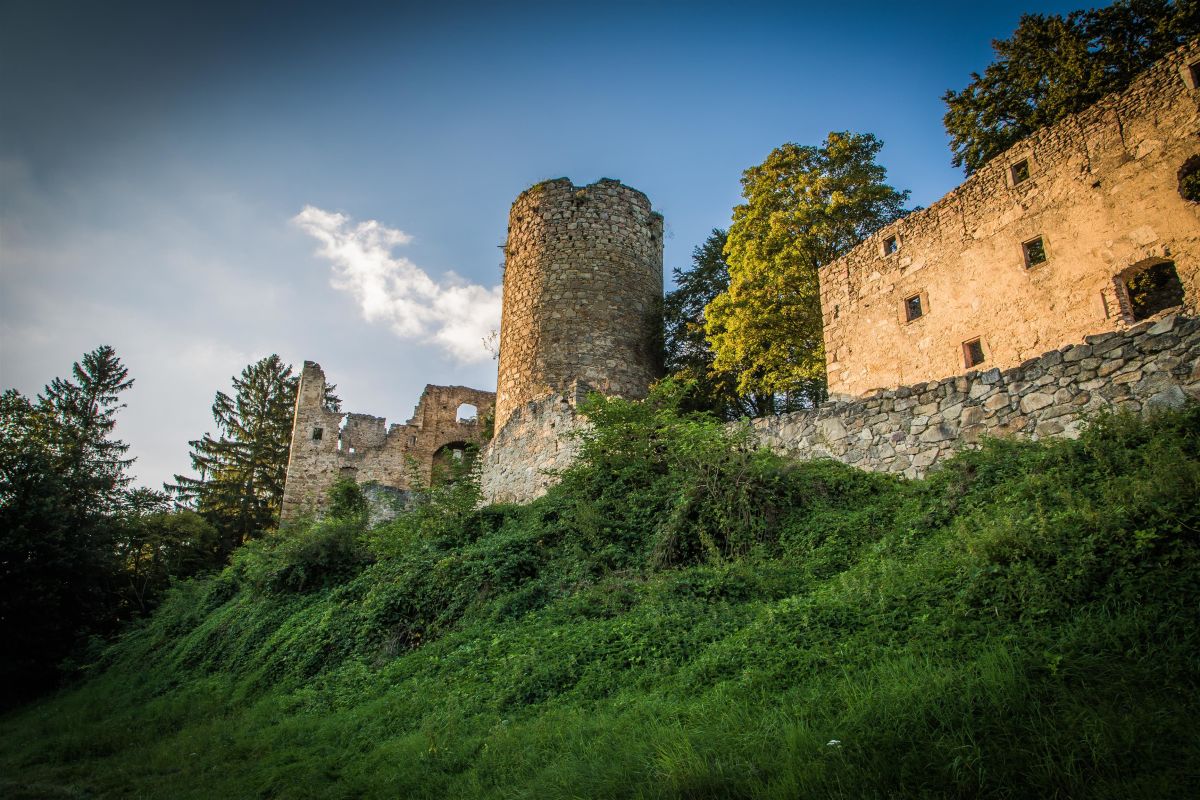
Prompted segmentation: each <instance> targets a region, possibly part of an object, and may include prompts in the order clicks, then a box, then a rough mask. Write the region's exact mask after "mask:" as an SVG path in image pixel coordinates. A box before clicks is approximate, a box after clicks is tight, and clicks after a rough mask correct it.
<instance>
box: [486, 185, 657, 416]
mask: <svg viewBox="0 0 1200 800" xmlns="http://www.w3.org/2000/svg"><path fill="white" fill-rule="evenodd" d="M662 233H663V222H662V217H661V216H660V215H659V214H656V213H654V212H653V211H652V210H651V207H650V201H649V200H648V199H647V198H646V196H645V195H644V194H642V193H641V192H639V191H637V190H636V189H631V188H629V187H628V186H624V185H622V184H621V183H620V182H618V181H614V180H601V181H598V182H596V183H594V184H591V185H589V186H584V187H577V186H574V185H573V184H572V183H571V182H570V181H569V180H567V179H565V178H563V179H559V180H553V181H546V182H543V183H540V184H537V185H536V186H534V187H532V188H530V189H528V190H526V191H525V192H523V193H522V194H521V195H520V196H519V197H518V198H517V199H516V201H515V202H514V203H513V205H512V210H511V212H510V213H509V230H508V241H507V242H506V244H505V270H504V301H503V309H504V310H503V317H502V320H501V325H500V364H499V374H498V379H497V388H496V429H497V430H501V429H502V428H503V427H504V425H505V423H506V422H507V421H508V419H509V416H510V415H512V414H513V412H514V411H515V410H516V409H517V408H519V407H521V406H523V405H525V404H526V403H528V402H530V401H532V400H534V399H537V398H539V397H542V396H544V395H546V394H547V393H551V392H560V391H564V390H566V389H567V388H568V387H569V386H570V385H571V384H572V383H574V382H575V381H577V380H578V381H584V382H586V383H588V384H590V385H591V386H594V387H596V389H598V390H599V391H602V392H604V393H606V394H612V395H621V396H625V397H641V396H644V395H645V393H646V390H647V388H648V387H649V386H650V384H651V383H652V382H653V381H654V380H655V379H656V378H658V377H660V376H661V374H662V373H661V369H662V368H661V364H660V358H659V354H658V353H657V348H656V346H655V342H657V341H658V340H659V338H660V336H659V335H658V330H659V328H660V325H661V320H660V319H659V318H658V313H659V310H660V309H659V304H660V302H661V300H662V292H663V242H662Z"/></svg>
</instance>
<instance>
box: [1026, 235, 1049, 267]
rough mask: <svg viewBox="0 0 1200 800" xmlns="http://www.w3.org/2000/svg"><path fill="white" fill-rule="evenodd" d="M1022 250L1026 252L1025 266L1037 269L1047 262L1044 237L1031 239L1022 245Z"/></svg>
mask: <svg viewBox="0 0 1200 800" xmlns="http://www.w3.org/2000/svg"><path fill="white" fill-rule="evenodd" d="M1021 249H1022V250H1023V251H1024V252H1025V266H1026V267H1036V266H1037V265H1038V264H1041V263H1042V262H1043V261H1045V260H1046V243H1045V242H1044V241H1042V237H1040V236H1039V237H1037V238H1036V239H1030V240H1029V241H1028V242H1023V243H1022V244H1021Z"/></svg>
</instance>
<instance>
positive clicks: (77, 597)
mask: <svg viewBox="0 0 1200 800" xmlns="http://www.w3.org/2000/svg"><path fill="white" fill-rule="evenodd" d="M132 384H133V381H132V380H129V378H128V370H127V369H126V368H125V367H124V366H123V365H122V364H121V362H120V359H119V358H117V356H116V353H115V352H114V351H113V349H112V348H111V347H108V346H103V347H99V348H97V349H95V350H93V351H92V352H90V353H87V354H86V355H84V357H83V359H82V361H81V362H76V363H75V364H74V366H73V368H72V377H71V378H55V379H54V380H53V381H51V382H50V384H49V385H47V386H46V388H45V389H44V391H43V393H42V394H41V395H39V396H38V398H37V402H36V403H34V402H31V401H30V400H29V399H28V398H26V397H24V396H23V395H21V394H20V393H19V392H17V391H14V390H11V389H10V390H7V391H5V392H4V393H3V395H0V586H2V587H3V588H0V640H2V641H4V651H5V652H6V653H7V655H6V657H5V658H4V659H3V660H2V661H0V695H2V699H3V700H4V701H6V702H7V701H11V700H13V699H15V698H19V697H24V696H28V695H29V694H32V693H34V692H36V691H38V690H40V689H43V688H46V687H48V686H50V685H52V684H53V682H54V681H55V679H56V671H55V669H54V667H55V665H56V664H57V663H58V662H59V661H61V660H62V659H63V658H64V657H65V656H66V655H67V654H68V653H69V652H70V651H71V650H72V648H73V647H75V646H76V645H77V644H78V643H79V642H80V641H81V640H82V639H84V638H85V637H87V636H88V635H91V634H96V633H104V632H105V631H107V630H109V629H111V626H112V625H113V624H114V623H115V622H116V621H117V619H118V616H119V613H118V609H117V605H118V604H117V603H116V599H115V595H114V592H113V585H114V582H115V581H116V580H117V574H118V569H119V568H118V565H117V563H116V559H115V555H114V548H113V540H114V522H113V514H114V512H115V511H116V510H117V509H118V508H119V507H120V505H121V502H122V498H123V496H124V493H123V488H124V487H125V485H126V484H128V482H129V478H128V477H126V475H125V471H126V469H127V468H128V466H129V464H130V463H131V461H132V459H127V458H124V457H123V456H124V454H125V452H126V451H127V450H128V449H129V448H128V445H126V444H125V443H124V442H121V441H120V440H117V439H114V438H112V432H113V428H114V426H115V424H116V414H117V412H118V411H119V410H120V409H121V408H123V407H124V404H123V403H121V402H120V395H121V393H122V392H124V391H125V390H126V389H128V388H129V387H130V386H131V385H132Z"/></svg>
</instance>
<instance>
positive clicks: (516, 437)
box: [479, 382, 589, 503]
mask: <svg viewBox="0 0 1200 800" xmlns="http://www.w3.org/2000/svg"><path fill="white" fill-rule="evenodd" d="M588 392H589V387H587V386H586V385H585V384H581V383H579V382H576V383H574V384H572V385H571V387H569V388H568V389H567V390H566V391H564V392H555V393H553V394H549V395H546V396H544V397H541V398H538V399H536V400H531V401H530V402H528V403H526V404H525V405H523V406H521V407H520V408H518V409H516V410H515V411H513V413H512V414H511V415H510V416H509V419H508V423H507V424H506V425H505V426H504V428H503V429H502V430H501V431H500V432H499V433H497V434H496V437H495V438H494V439H492V441H491V443H490V444H489V445H488V446H487V447H486V448H485V449H484V450H483V452H482V453H481V454H480V461H481V463H482V467H481V470H480V480H479V488H480V492H481V493H482V495H483V499H484V501H485V502H488V503H527V502H529V501H530V500H534V499H536V498H538V497H541V496H542V495H543V494H545V493H546V490H547V489H549V488H550V486H552V485H553V484H554V483H555V482H557V480H558V479H557V477H556V476H555V473H557V472H560V471H562V470H564V469H566V468H567V467H569V466H571V462H573V461H574V460H575V457H576V455H578V453H579V446H578V439H577V438H576V437H575V435H574V434H576V433H577V432H578V431H579V430H580V429H581V428H583V427H585V426H586V425H587V421H586V420H585V419H584V418H583V417H581V416H579V415H578V413H577V411H576V409H577V408H578V406H579V403H580V402H581V401H582V400H584V399H585V398H586V397H587V395H588Z"/></svg>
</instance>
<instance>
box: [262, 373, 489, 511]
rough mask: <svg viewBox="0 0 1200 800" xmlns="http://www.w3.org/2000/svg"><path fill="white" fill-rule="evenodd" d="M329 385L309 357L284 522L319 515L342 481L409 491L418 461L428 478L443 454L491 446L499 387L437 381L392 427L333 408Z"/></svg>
mask: <svg viewBox="0 0 1200 800" xmlns="http://www.w3.org/2000/svg"><path fill="white" fill-rule="evenodd" d="M325 386H326V384H325V373H324V371H322V369H321V366H320V365H319V364H316V363H314V362H312V361H305V362H304V369H303V371H302V372H301V374H300V386H299V389H298V391H297V394H296V413H295V417H294V421H293V423H292V445H291V452H290V455H289V457H288V470H287V480H286V482H285V484H284V489H283V509H282V513H281V515H280V516H281V519H282V520H283V521H287V520H291V519H295V518H297V517H300V516H303V515H305V514H315V513H319V512H320V511H321V510H322V509H324V507H325V505H326V502H327V498H326V492H327V491H328V490H329V487H331V486H332V485H333V484H334V483H335V482H336V481H337V480H338V479H339V478H350V479H353V480H355V481H357V482H358V483H360V484H374V485H375V486H377V487H384V488H385V489H387V490H395V491H404V490H406V489H408V488H409V484H410V479H411V477H412V470H413V467H414V466H415V467H416V470H417V474H418V475H419V476H420V477H421V479H422V480H425V481H427V480H429V477H430V475H431V473H432V470H433V465H434V462H435V460H436V459H438V458H440V457H443V456H444V455H448V454H449V452H450V451H452V450H458V449H461V448H462V447H463V446H464V445H468V444H474V445H479V446H482V445H483V444H484V443H485V441H486V433H485V431H484V430H483V428H482V426H481V424H480V421H479V420H480V419H481V418H482V417H485V416H486V415H487V414H489V413H490V412H491V410H492V408H493V405H494V403H495V395H494V394H492V393H491V392H485V391H481V390H479V389H471V388H468V387H466V386H434V385H432V384H431V385H429V386H426V387H425V391H424V392H422V394H421V399H420V402H418V403H417V407H416V409H415V411H414V412H413V416H412V419H410V420H408V422H406V423H404V424H402V425H401V424H394V425H392V426H391V427H390V428H389V427H388V425H387V421H386V420H385V419H384V418H383V417H374V416H371V415H370V414H347V413H343V412H340V411H330V410H329V409H327V408H326V407H325ZM463 403H469V404H470V405H473V406H475V408H476V409H477V412H478V415H477V417H476V418H475V419H473V420H468V421H464V422H460V421H459V420H458V408H459V406H460V405H462V404H463Z"/></svg>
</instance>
